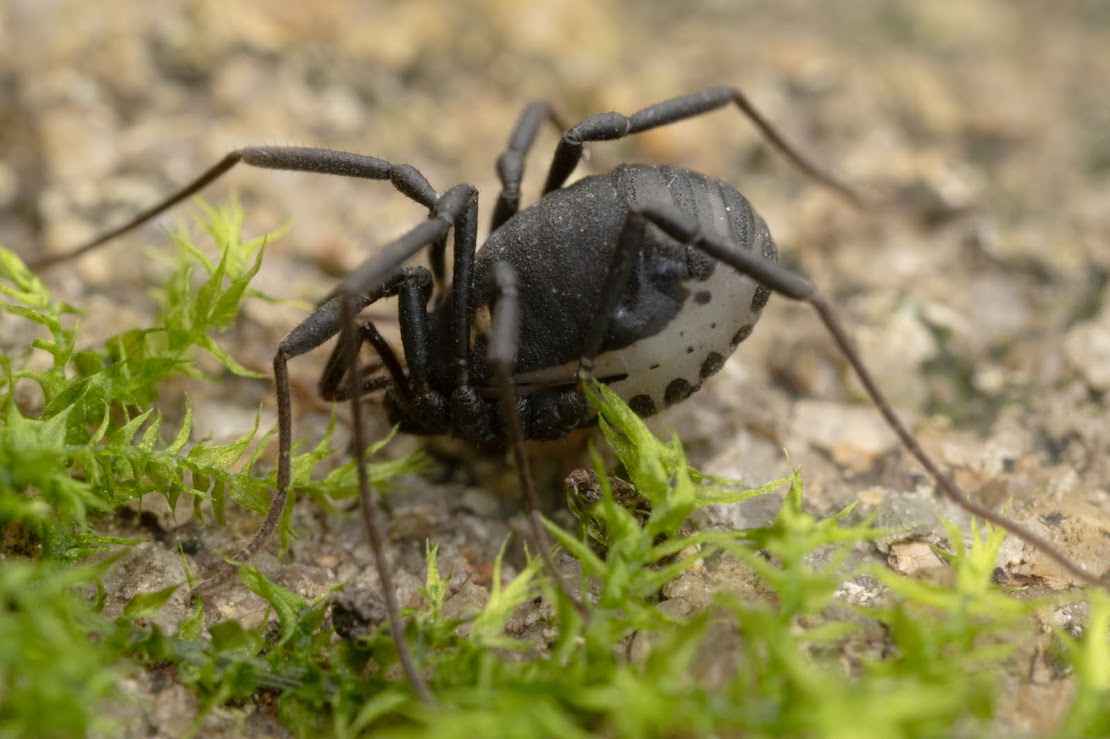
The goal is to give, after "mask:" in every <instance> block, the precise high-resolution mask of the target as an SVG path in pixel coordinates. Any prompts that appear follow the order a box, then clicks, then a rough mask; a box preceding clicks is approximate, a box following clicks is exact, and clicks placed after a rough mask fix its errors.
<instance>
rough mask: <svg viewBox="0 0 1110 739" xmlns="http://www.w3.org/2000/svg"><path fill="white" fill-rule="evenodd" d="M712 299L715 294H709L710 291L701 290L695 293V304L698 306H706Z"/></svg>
mask: <svg viewBox="0 0 1110 739" xmlns="http://www.w3.org/2000/svg"><path fill="white" fill-rule="evenodd" d="M712 299H713V293H711V292H709V291H708V290H699V291H698V292H696V293H694V302H695V303H697V304H698V305H705V304H706V303H708V302H709V301H710V300H712Z"/></svg>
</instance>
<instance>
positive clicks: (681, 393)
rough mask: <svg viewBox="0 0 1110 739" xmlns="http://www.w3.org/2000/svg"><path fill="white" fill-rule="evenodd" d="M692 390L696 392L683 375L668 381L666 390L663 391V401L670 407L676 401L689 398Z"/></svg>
mask: <svg viewBox="0 0 1110 739" xmlns="http://www.w3.org/2000/svg"><path fill="white" fill-rule="evenodd" d="M692 392H694V388H693V387H691V385H690V383H688V382H687V381H686V380H683V379H682V378H681V377H680V378H678V379H677V380H671V381H670V382H669V383H667V390H666V392H664V393H663V402H664V403H665V404H666V406H667V407H668V408H669V407H671V406H672V405H674V404H675V403H681V402H682V401H684V400H686V399H687V398H689V397H690V394H691V393H692Z"/></svg>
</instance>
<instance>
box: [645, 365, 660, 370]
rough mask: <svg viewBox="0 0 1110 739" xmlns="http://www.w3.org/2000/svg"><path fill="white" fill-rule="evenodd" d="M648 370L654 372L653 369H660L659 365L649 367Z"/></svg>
mask: <svg viewBox="0 0 1110 739" xmlns="http://www.w3.org/2000/svg"><path fill="white" fill-rule="evenodd" d="M648 369H649V370H653V369H659V365H658V364H653V365H651V366H650V367H648Z"/></svg>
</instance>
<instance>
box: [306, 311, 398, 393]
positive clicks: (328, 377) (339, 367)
mask: <svg viewBox="0 0 1110 739" xmlns="http://www.w3.org/2000/svg"><path fill="white" fill-rule="evenodd" d="M357 330H358V338H359V342H360V343H366V344H369V345H370V347H371V348H372V349H373V350H374V352H375V353H377V355H378V358H379V359H380V360H381V364H380V365H378V366H375V367H369V368H366V367H364V368H362V369H360V370H359V374H360V375H361V376H362V384H361V386H360V387H359V391H358V396H357V397H360V398H361V397H365V396H366V395H368V394H370V393H372V392H374V391H375V390H382V389H385V388H387V387H392V388H394V389H395V390H396V391H397V393H398V394H399V395H400V396H401V397H402V399H404V400H405V401H406V402H411V401H412V399H413V397H412V390H411V389H410V388H409V383H408V378H407V377H406V376H405V370H404V368H403V367H402V366H401V361H400V360H399V359H397V354H396V352H394V351H393V347H391V346H390V345H389V342H387V341H386V340H385V337H384V336H382V334H381V332H380V331H378V329H377V327H376V326H375V325H374V324H373V323H371V322H370V321H365V322H363V323H360V324H358V326H357ZM383 368H384V369H385V371H386V375H385V376H383V375H382V374H381V370H382V369H383ZM367 370H371V371H370V372H369V374H368V373H367ZM319 388H320V397H321V398H323V399H324V400H327V401H329V402H342V401H344V400H350V399H351V397H352V396H351V394H350V390H349V388H350V381H349V379H348V378H347V354H346V351H345V350H344V346H343V344H342V342H340V343H338V344H336V345H335V349H333V350H332V353H331V356H330V357H328V361H327V364H325V365H324V373H323V375H322V376H321V377H320V386H319Z"/></svg>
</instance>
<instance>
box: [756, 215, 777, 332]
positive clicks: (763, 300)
mask: <svg viewBox="0 0 1110 739" xmlns="http://www.w3.org/2000/svg"><path fill="white" fill-rule="evenodd" d="M760 222H761V224H762V227H763V228H762V233H761V234H760V236H761V239H760V240H761V241H762V242H763V257H764V258H765V259H770V260H771V261H772V262H777V261H778V260H779V250H778V249H777V248H776V247H775V240H774V239H772V238H771V232H770V231H768V230H767V224H766V223H763V222H762V220H761V221H760ZM770 299H771V291H770V290H768V289H767V288H765V287H763V285H760V286H759V287H757V288H756V289H755V294H754V295H753V296H752V313H758V312H759V311H761V310H763V307H764V306H765V305H767V301H768V300H770Z"/></svg>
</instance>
